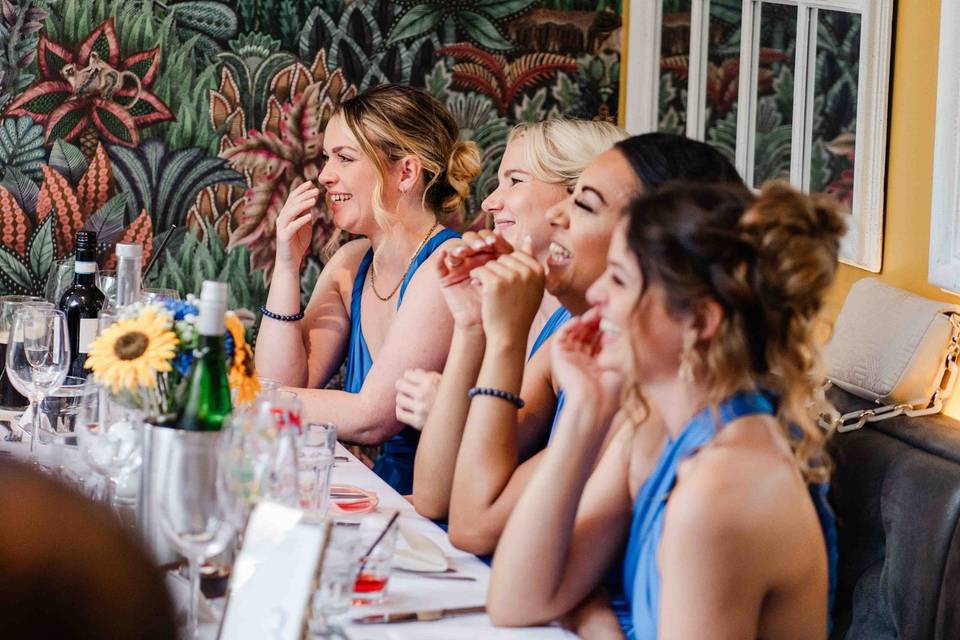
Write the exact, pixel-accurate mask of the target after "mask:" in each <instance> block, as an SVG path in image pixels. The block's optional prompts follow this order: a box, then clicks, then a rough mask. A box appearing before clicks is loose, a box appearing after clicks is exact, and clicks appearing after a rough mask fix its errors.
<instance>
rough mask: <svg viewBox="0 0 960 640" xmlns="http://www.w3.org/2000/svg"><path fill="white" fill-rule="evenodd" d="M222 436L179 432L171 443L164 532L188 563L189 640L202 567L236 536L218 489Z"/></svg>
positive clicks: (162, 501)
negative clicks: (218, 462)
mask: <svg viewBox="0 0 960 640" xmlns="http://www.w3.org/2000/svg"><path fill="white" fill-rule="evenodd" d="M218 436H219V434H218V433H216V432H199V431H177V432H176V433H175V434H174V436H173V439H172V441H171V443H170V458H169V466H168V468H167V470H166V479H165V482H164V485H163V488H162V490H161V498H160V505H161V506H160V527H161V529H162V530H163V533H164V535H166V536H167V538H168V539H169V540H170V543H171V544H172V545H174V546H175V547H176V548H177V550H178V551H179V552H180V553H181V554H182V555H183V556H184V557H185V558H186V559H187V561H188V563H189V569H190V607H189V613H188V617H187V634H186V636H185V637H187V638H197V607H198V605H199V598H200V565H201V564H202V563H203V561H204V560H205V559H206V558H209V557H211V556H215V555H217V554H218V553H220V552H222V551H223V550H224V549H226V546H227V544H228V543H229V541H230V538H231V537H232V535H233V529H232V527H231V526H230V521H229V518H228V514H227V510H226V507H225V505H224V503H223V500H222V499H221V494H220V492H219V491H218V490H217V455H218V445H219V438H218Z"/></svg>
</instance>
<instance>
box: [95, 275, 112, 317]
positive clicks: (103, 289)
mask: <svg viewBox="0 0 960 640" xmlns="http://www.w3.org/2000/svg"><path fill="white" fill-rule="evenodd" d="M97 289H100V293H102V294H103V297H104V298H105V304H104V306H105V307H106V306H109V307H110V308H114V309H115V308H116V306H117V272H116V271H114V270H113V269H108V270H99V271H97Z"/></svg>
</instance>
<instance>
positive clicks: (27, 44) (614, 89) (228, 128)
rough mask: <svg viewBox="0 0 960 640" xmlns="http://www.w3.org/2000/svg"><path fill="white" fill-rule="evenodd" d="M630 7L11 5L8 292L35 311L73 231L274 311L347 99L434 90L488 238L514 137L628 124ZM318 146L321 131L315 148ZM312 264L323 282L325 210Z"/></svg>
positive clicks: (3, 118)
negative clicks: (622, 117)
mask: <svg viewBox="0 0 960 640" xmlns="http://www.w3.org/2000/svg"><path fill="white" fill-rule="evenodd" d="M622 9H623V8H622V0H427V1H422V0H396V1H380V0H235V1H231V2H226V1H224V2H220V1H215V0H187V1H177V0H0V293H33V294H42V293H43V290H44V287H45V284H46V282H47V279H48V276H49V275H50V274H51V273H54V274H55V273H56V272H57V267H58V263H60V262H62V261H64V260H67V261H69V259H70V255H71V252H72V250H73V246H72V245H73V238H74V234H75V232H76V231H77V230H79V229H93V230H95V231H97V233H98V237H99V239H100V243H101V245H100V249H101V252H100V261H101V268H104V269H109V268H111V266H112V261H113V258H112V255H113V245H114V244H115V243H116V242H120V241H138V242H143V243H144V245H145V253H146V254H147V258H148V259H149V258H151V257H153V256H152V254H153V253H154V252H159V255H157V256H156V257H157V259H156V261H155V262H154V264H153V265H152V267H151V269H150V271H149V272H148V273H147V274H146V276H145V286H152V287H163V288H171V289H176V290H177V291H179V292H180V293H181V294H182V293H187V292H197V291H198V290H199V287H200V283H201V282H202V280H204V279H209V278H216V279H220V280H226V281H228V282H229V283H230V285H231V292H232V295H233V298H234V299H233V300H232V303H233V305H235V306H240V307H246V308H249V309H253V308H256V307H257V306H259V305H260V304H261V303H262V302H263V300H264V299H265V297H266V289H267V282H268V278H269V275H270V270H271V265H272V260H273V251H274V246H275V245H274V243H275V238H274V223H275V221H276V216H277V213H278V211H279V209H280V207H281V205H282V204H283V201H284V199H285V198H286V195H287V194H288V193H289V192H290V190H291V189H293V188H295V187H296V186H297V185H298V184H300V183H302V182H303V181H305V180H310V179H312V178H314V177H316V176H317V175H318V173H319V171H320V169H321V160H320V148H321V145H322V132H323V129H324V125H325V123H326V121H327V119H328V118H329V117H330V114H331V113H332V112H333V110H334V109H335V108H336V107H337V105H338V104H339V103H340V101H342V100H344V99H346V98H348V97H350V96H352V95H354V94H355V93H357V92H359V91H363V90H365V89H367V88H368V87H371V86H374V85H376V84H379V83H383V82H399V83H406V84H410V85H414V86H418V87H424V88H426V89H427V90H428V91H430V92H431V93H432V94H433V95H435V96H436V97H438V98H439V99H440V100H441V101H443V102H444V103H445V104H446V105H447V106H448V107H449V109H450V111H451V112H452V113H453V114H454V116H455V117H456V119H457V120H458V121H459V123H460V126H461V127H462V131H463V136H464V137H465V138H468V139H472V140H474V141H476V142H477V143H478V145H479V146H480V148H481V150H482V153H483V157H484V172H483V174H482V175H481V176H480V177H479V179H478V180H477V182H476V183H475V186H474V192H473V195H472V197H471V200H470V203H469V208H468V212H467V215H466V216H465V218H464V219H463V220H459V221H456V224H457V225H458V226H460V227H464V228H465V227H470V226H475V225H482V224H484V222H485V221H484V220H483V216H482V214H481V212H480V211H479V203H480V202H481V201H482V200H483V198H484V197H485V196H486V195H487V193H489V192H490V191H491V190H492V189H493V188H494V187H495V184H494V183H495V180H496V169H497V165H498V163H499V158H500V155H501V154H502V152H503V149H504V146H505V141H506V136H507V133H508V132H509V130H510V127H511V126H512V125H513V124H514V123H516V122H519V121H526V120H540V119H543V118H546V117H548V116H551V115H556V114H564V115H573V116H579V117H585V118H598V119H607V120H611V121H615V120H616V118H617V105H618V97H619V96H618V92H619V85H618V81H619V76H620V60H621V49H620V47H621V33H622ZM317 131H319V132H320V133H319V134H318V133H316V132H317ZM324 213H325V214H327V215H326V217H324V218H321V222H320V223H319V224H317V225H316V229H315V234H314V248H315V255H313V256H312V257H311V258H310V259H309V260H308V261H307V264H306V265H305V267H304V271H303V275H302V289H303V291H304V293H305V295H308V294H309V291H310V290H311V289H312V287H313V283H314V282H315V280H316V277H317V275H318V274H319V271H320V268H321V266H322V262H321V260H322V258H321V248H322V247H323V245H324V244H325V243H326V241H327V239H328V238H329V236H330V232H331V225H330V221H329V214H328V212H324Z"/></svg>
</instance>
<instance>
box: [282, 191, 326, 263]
mask: <svg viewBox="0 0 960 640" xmlns="http://www.w3.org/2000/svg"><path fill="white" fill-rule="evenodd" d="M319 197H320V189H319V188H317V186H316V185H315V184H314V183H313V182H312V181H307V182H304V183H302V184H300V185H299V186H297V187H296V188H295V189H294V190H293V191H291V192H290V195H289V196H287V201H286V202H284V203H283V207H282V208H281V209H280V214H279V215H278V216H277V258H276V262H277V266H286V267H289V268H292V269H299V268H300V263H301V262H302V261H303V257H304V256H305V255H306V253H307V250H308V249H309V248H310V241H311V238H312V236H313V231H312V228H313V224H312V223H313V215H312V213H311V210H312V209H313V208H314V207H315V206H316V204H317V199H318V198H319Z"/></svg>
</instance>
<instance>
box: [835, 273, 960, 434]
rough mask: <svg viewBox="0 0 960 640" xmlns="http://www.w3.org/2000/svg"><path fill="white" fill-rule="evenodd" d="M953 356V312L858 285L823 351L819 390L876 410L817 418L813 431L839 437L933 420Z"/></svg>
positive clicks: (959, 325) (958, 336)
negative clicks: (885, 424) (906, 420)
mask: <svg viewBox="0 0 960 640" xmlns="http://www.w3.org/2000/svg"><path fill="white" fill-rule="evenodd" d="M958 354H960V307H958V306H957V305H952V304H948V303H944V302H937V301H935V300H930V299H928V298H923V297H921V296H918V295H915V294H912V293H909V292H907V291H904V290H903V289H898V288H896V287H893V286H890V285H888V284H885V283H884V282H881V281H880V280H878V279H877V278H864V279H862V280H858V281H857V282H856V283H855V284H854V285H853V287H851V289H850V292H849V294H848V295H847V299H846V300H845V301H844V303H843V308H842V309H841V310H840V315H839V316H838V317H837V321H836V323H835V325H834V330H833V336H832V338H831V340H830V343H829V344H828V345H827V348H826V351H825V357H826V363H827V386H829V385H836V386H838V387H840V388H841V389H844V390H845V391H848V392H849V393H852V394H853V395H855V396H859V397H861V398H864V399H867V400H871V401H873V402H875V403H876V404H877V405H878V406H877V407H876V408H874V409H867V410H862V411H853V412H850V413H847V414H845V415H840V414H839V413H837V414H834V415H832V416H829V417H824V416H821V425H823V426H824V427H826V428H831V429H836V430H837V431H839V432H846V431H853V430H854V429H859V428H861V427H862V426H863V425H864V424H866V423H867V422H876V421H878V420H886V419H887V418H892V417H894V416H898V415H901V414H906V415H908V416H924V415H930V414H935V413H939V412H940V411H941V410H942V409H943V401H944V399H946V398H947V397H949V395H950V393H951V392H952V391H953V385H954V382H955V379H956V374H957V356H958Z"/></svg>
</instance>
